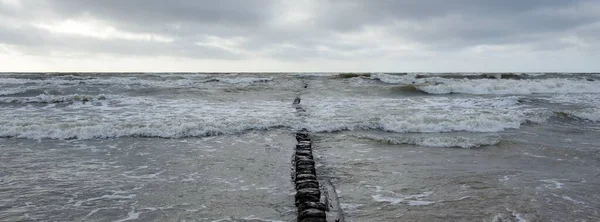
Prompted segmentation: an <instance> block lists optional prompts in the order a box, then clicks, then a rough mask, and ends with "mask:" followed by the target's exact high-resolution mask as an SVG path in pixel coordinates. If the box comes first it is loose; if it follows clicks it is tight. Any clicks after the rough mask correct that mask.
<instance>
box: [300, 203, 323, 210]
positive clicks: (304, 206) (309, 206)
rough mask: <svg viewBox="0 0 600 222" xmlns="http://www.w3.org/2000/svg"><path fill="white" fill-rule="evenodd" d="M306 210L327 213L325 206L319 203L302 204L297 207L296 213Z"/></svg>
mask: <svg viewBox="0 0 600 222" xmlns="http://www.w3.org/2000/svg"><path fill="white" fill-rule="evenodd" d="M308 209H317V210H322V211H327V205H325V204H324V203H319V202H304V203H302V204H300V205H298V212H302V211H305V210H308Z"/></svg>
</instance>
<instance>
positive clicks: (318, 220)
mask: <svg viewBox="0 0 600 222" xmlns="http://www.w3.org/2000/svg"><path fill="white" fill-rule="evenodd" d="M298 222H327V219H325V218H312V217H311V218H304V219H302V220H298ZM335 222H339V221H335Z"/></svg>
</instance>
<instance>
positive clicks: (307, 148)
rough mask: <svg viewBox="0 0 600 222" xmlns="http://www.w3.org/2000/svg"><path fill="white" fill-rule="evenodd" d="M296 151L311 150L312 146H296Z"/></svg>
mask: <svg viewBox="0 0 600 222" xmlns="http://www.w3.org/2000/svg"><path fill="white" fill-rule="evenodd" d="M296 150H311V146H310V144H308V145H305V144H300V145H296Z"/></svg>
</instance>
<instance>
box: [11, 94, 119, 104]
mask: <svg viewBox="0 0 600 222" xmlns="http://www.w3.org/2000/svg"><path fill="white" fill-rule="evenodd" d="M106 99H107V96H106V95H79V94H74V95H47V94H40V95H38V96H35V97H0V103H68V102H90V101H98V100H106Z"/></svg>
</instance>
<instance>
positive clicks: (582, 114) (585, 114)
mask: <svg viewBox="0 0 600 222" xmlns="http://www.w3.org/2000/svg"><path fill="white" fill-rule="evenodd" d="M554 115H555V116H556V117H559V118H569V119H575V120H584V121H591V122H600V109H599V108H588V109H582V110H576V111H556V112H554Z"/></svg>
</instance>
